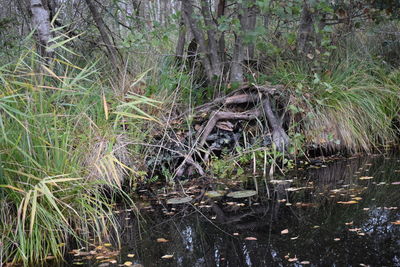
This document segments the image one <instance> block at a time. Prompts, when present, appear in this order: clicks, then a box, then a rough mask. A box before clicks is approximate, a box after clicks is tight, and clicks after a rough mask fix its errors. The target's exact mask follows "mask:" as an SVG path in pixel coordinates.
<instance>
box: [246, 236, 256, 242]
mask: <svg viewBox="0 0 400 267" xmlns="http://www.w3.org/2000/svg"><path fill="white" fill-rule="evenodd" d="M244 240H250V241H255V240H257V238H256V237H253V236H249V237H246V238H245V239H244Z"/></svg>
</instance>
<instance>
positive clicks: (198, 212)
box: [91, 157, 400, 267]
mask: <svg viewBox="0 0 400 267" xmlns="http://www.w3.org/2000/svg"><path fill="white" fill-rule="evenodd" d="M399 162H400V161H399V159H398V158H396V157H392V158H391V159H385V158H383V157H368V158H355V159H349V160H345V161H338V162H333V163H330V164H328V166H327V167H319V168H311V169H308V170H306V171H303V172H298V173H296V175H297V177H295V178H293V177H292V178H288V177H285V178H284V179H293V181H288V182H285V183H280V184H273V185H272V184H269V187H268V188H266V187H265V184H264V185H263V181H262V179H259V180H260V181H259V182H260V183H259V184H258V190H259V195H258V197H256V198H254V197H253V198H252V199H251V201H250V200H249V199H244V200H243V201H240V202H238V203H236V204H235V203H232V202H234V201H233V200H232V199H228V198H225V199H223V200H222V201H214V200H212V199H206V198H205V199H203V201H204V203H202V204H200V205H197V206H191V205H182V206H180V207H179V208H178V209H177V211H175V213H174V215H171V213H168V212H170V211H171V208H173V207H172V206H168V207H166V206H163V205H157V206H156V207H155V211H153V212H144V213H143V216H144V218H145V219H146V223H144V224H142V226H141V227H140V228H138V227H137V225H136V224H135V223H134V222H131V221H123V223H124V224H126V225H124V227H123V228H122V229H123V230H122V233H121V235H120V237H121V238H122V241H123V244H124V246H123V250H122V251H121V256H120V258H119V259H118V261H119V262H121V263H123V262H124V261H126V260H128V259H127V258H126V257H125V256H124V255H127V254H128V253H134V254H135V255H136V256H135V258H134V259H133V260H132V259H131V260H132V261H133V262H134V263H137V264H142V265H143V266H146V267H147V266H185V267H186V266H221V267H222V266H360V264H364V265H361V266H368V265H369V266H400V254H399V253H400V226H399V225H395V224H393V222H395V221H397V220H399V219H400V211H399V205H400V194H399V189H400V185H394V184H392V183H393V182H397V181H399V180H400V171H399V169H400V163H399ZM360 177H373V178H368V179H365V180H360V179H359V178H360ZM251 181H252V179H250V182H248V183H247V182H246V183H243V184H241V185H238V188H239V187H242V188H243V189H254V184H252V182H251ZM238 188H237V189H238ZM298 188H301V189H299V190H298ZM209 189H218V185H215V186H214V185H211V186H210V188H209ZM268 196H269V197H268ZM338 202H340V203H342V204H340V203H338ZM165 208H167V209H168V212H166V211H164V212H163V209H165ZM166 214H169V215H166ZM286 229H287V231H288V233H287V234H282V233H284V232H285V231H284V232H282V231H283V230H286ZM160 237H162V238H165V239H167V240H169V242H166V243H157V242H156V240H157V238H160ZM248 237H251V238H249V239H253V240H246V238H248ZM163 255H173V257H172V258H170V259H161V257H162V256H163ZM308 263H310V264H308ZM91 264H92V265H91V266H95V265H94V263H93V262H92V263H91Z"/></svg>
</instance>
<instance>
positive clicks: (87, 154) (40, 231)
mask: <svg viewBox="0 0 400 267" xmlns="http://www.w3.org/2000/svg"><path fill="white" fill-rule="evenodd" d="M38 68H40V70H41V72H36V73H33V72H32V70H34V69H38ZM53 69H54V70H55V71H56V72H54V71H52V70H50V68H48V67H46V66H44V65H42V64H41V60H40V59H39V58H38V56H37V55H36V54H35V53H34V52H32V51H26V52H25V54H24V55H23V56H22V57H21V58H20V59H18V60H17V61H16V62H15V63H12V64H8V65H3V66H1V67H0V87H1V91H0V132H1V134H0V151H1V152H2V153H1V156H0V174H1V175H0V202H1V203H2V205H1V208H0V217H1V218H2V223H1V224H0V236H1V238H0V242H2V244H3V252H2V253H3V260H4V261H23V262H24V264H27V263H29V262H39V261H42V260H43V259H45V258H46V257H47V256H48V255H54V256H56V257H57V258H61V257H62V255H63V252H64V250H65V247H66V245H65V244H66V243H68V242H69V241H70V240H71V239H70V238H71V237H73V238H74V240H75V241H78V242H80V243H85V242H87V238H89V236H86V237H85V236H83V235H82V234H81V232H78V231H77V230H76V229H80V231H82V232H86V233H89V234H90V236H92V237H93V238H95V240H96V241H98V242H100V241H101V240H102V239H104V238H106V237H107V235H108V233H109V232H110V231H113V230H117V222H116V220H115V218H114V216H113V215H112V206H113V204H114V202H115V196H117V195H121V196H122V197H123V198H124V199H125V200H126V201H127V203H129V204H130V205H133V203H132V202H131V200H130V199H129V198H128V197H127V196H126V195H125V193H124V192H123V191H122V190H121V189H122V187H121V184H122V182H121V180H120V179H121V177H122V176H123V175H124V173H126V174H129V175H127V176H126V177H127V178H128V177H130V179H133V180H132V181H131V185H132V184H134V182H135V180H134V179H136V177H141V176H143V174H142V172H139V171H136V170H135V167H134V166H132V163H131V162H127V161H126V160H127V159H129V157H130V156H129V157H127V155H126V154H124V153H126V152H124V151H126V149H127V146H128V145H129V144H128V143H125V142H126V141H125V140H124V139H123V138H121V134H122V133H121V132H120V125H121V123H123V122H124V123H126V124H127V125H136V126H138V125H139V123H141V122H143V121H152V120H154V119H153V118H152V117H151V115H149V114H147V113H146V112H145V111H143V110H142V109H141V107H143V106H150V107H151V106H155V105H156V104H158V102H157V101H154V100H149V99H147V98H145V97H139V96H135V95H131V96H128V101H129V102H128V103H126V104H120V103H118V101H117V99H116V98H115V95H111V94H110V91H111V90H110V89H108V90H109V91H107V89H106V88H105V87H104V84H102V83H101V81H100V80H99V76H98V75H99V72H98V70H97V69H96V66H95V65H94V64H91V65H88V66H86V67H83V68H81V67H78V66H75V65H73V64H71V63H69V62H65V61H62V60H58V59H55V61H54V66H53ZM56 73H59V74H56ZM102 91H103V95H102V94H99V92H102ZM107 102H108V103H107ZM136 130H137V129H136V128H133V129H132V131H131V132H127V131H126V132H124V133H123V134H125V135H130V136H132V137H135V136H137V133H136V132H135V131H136ZM141 137H142V138H143V136H141ZM131 151H134V150H133V149H132V150H131ZM106 188H109V189H110V192H112V194H111V196H105V195H104V189H106ZM107 238H108V237H107Z"/></svg>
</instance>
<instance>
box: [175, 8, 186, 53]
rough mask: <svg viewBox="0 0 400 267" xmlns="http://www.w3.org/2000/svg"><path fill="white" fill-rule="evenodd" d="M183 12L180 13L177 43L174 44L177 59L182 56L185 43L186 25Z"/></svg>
mask: <svg viewBox="0 0 400 267" xmlns="http://www.w3.org/2000/svg"><path fill="white" fill-rule="evenodd" d="M184 16H185V14H184V13H183V12H182V13H181V21H180V25H179V26H180V27H179V36H178V43H177V45H176V51H175V56H176V58H177V59H178V60H181V59H182V58H183V56H184V51H185V44H186V32H187V30H186V26H185V18H184Z"/></svg>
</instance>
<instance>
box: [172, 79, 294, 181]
mask: <svg viewBox="0 0 400 267" xmlns="http://www.w3.org/2000/svg"><path fill="white" fill-rule="evenodd" d="M282 89H283V87H282V86H249V85H247V84H246V85H243V86H241V87H240V88H238V89H237V90H234V91H233V92H231V93H230V94H228V95H227V96H225V97H219V98H216V99H214V100H213V101H212V102H209V103H206V104H204V105H201V106H198V107H196V108H195V109H194V110H192V113H190V112H189V111H187V112H184V113H183V114H182V115H180V116H179V117H177V118H175V119H174V120H181V121H183V118H184V117H185V116H188V115H189V114H190V115H191V117H192V118H193V120H192V121H193V122H192V124H193V125H192V127H189V128H190V129H188V130H187V131H186V133H185V134H184V136H185V137H184V138H182V140H180V141H179V142H181V143H182V145H180V149H179V152H178V155H177V156H179V158H180V159H181V161H180V163H179V164H178V166H177V167H176V168H173V169H174V174H175V176H189V175H191V174H194V173H197V174H199V175H204V174H205V171H204V169H203V167H202V163H206V162H207V161H208V159H209V155H210V154H211V153H212V151H213V150H215V147H213V146H212V145H210V141H215V140H216V138H215V137H213V135H215V134H214V133H215V132H216V131H222V132H225V133H228V132H231V133H234V132H235V131H241V129H239V130H238V129H234V123H236V122H238V121H253V120H258V121H264V124H265V127H264V129H267V130H265V132H264V135H268V136H271V137H272V138H271V139H272V140H271V141H272V143H273V144H274V146H275V148H276V149H277V150H278V151H280V152H283V151H285V150H286V149H287V147H288V146H289V142H290V140H289V137H288V135H287V134H286V132H285V130H284V128H283V126H282V119H281V118H280V116H279V115H278V110H277V108H276V107H275V106H274V105H273V103H275V102H280V103H282V102H285V101H283V100H284V99H285V98H286V97H287V96H284V94H283V90H282ZM272 100H273V101H274V102H273V101H272ZM282 114H283V115H284V114H285V112H281V116H283V115H282ZM180 132H182V131H181V130H180ZM175 136H176V134H175ZM189 140H191V141H189ZM174 142H175V143H176V140H175V141H174ZM175 150H176V149H175Z"/></svg>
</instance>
